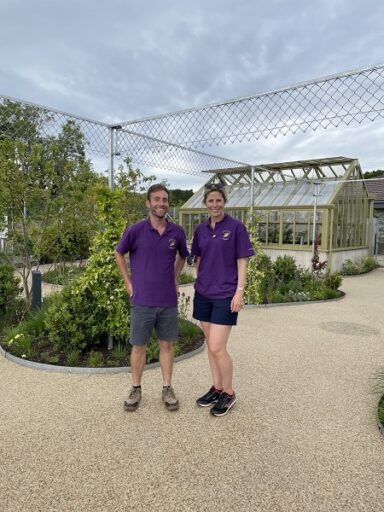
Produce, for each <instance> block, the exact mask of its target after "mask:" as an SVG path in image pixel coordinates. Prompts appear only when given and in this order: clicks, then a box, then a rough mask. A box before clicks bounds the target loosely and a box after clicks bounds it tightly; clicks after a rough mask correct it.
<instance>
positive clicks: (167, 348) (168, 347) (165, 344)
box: [159, 341, 173, 353]
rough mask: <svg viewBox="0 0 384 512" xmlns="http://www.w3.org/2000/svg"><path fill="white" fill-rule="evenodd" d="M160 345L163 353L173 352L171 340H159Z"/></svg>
mask: <svg viewBox="0 0 384 512" xmlns="http://www.w3.org/2000/svg"><path fill="white" fill-rule="evenodd" d="M159 347H160V351H161V352H163V353H171V352H172V351H173V344H172V343H171V342H170V341H159Z"/></svg>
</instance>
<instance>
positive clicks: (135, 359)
mask: <svg viewBox="0 0 384 512" xmlns="http://www.w3.org/2000/svg"><path fill="white" fill-rule="evenodd" d="M146 348H147V346H146V345H143V346H142V345H133V347H132V351H131V368H132V385H133V386H140V385H141V377H142V376H143V371H144V367H145V356H146Z"/></svg>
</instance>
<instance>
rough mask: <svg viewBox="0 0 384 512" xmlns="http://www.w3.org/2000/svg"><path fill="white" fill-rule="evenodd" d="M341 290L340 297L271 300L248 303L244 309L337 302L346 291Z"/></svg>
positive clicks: (342, 297)
mask: <svg viewBox="0 0 384 512" xmlns="http://www.w3.org/2000/svg"><path fill="white" fill-rule="evenodd" d="M339 291H340V292H341V295H340V297H336V298H335V299H324V300H300V301H292V302H271V303H270V304H246V305H245V306H244V309H254V308H273V307H277V306H304V305H305V304H322V303H325V302H336V301H337V300H341V299H344V297H345V295H346V294H345V292H342V291H341V290H339Z"/></svg>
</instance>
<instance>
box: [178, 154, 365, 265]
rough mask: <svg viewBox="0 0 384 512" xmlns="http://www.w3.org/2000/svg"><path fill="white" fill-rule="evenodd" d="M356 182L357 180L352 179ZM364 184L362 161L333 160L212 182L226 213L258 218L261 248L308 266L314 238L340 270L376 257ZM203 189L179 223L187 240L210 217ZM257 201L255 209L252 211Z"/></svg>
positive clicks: (219, 175)
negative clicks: (220, 190)
mask: <svg viewBox="0 0 384 512" xmlns="http://www.w3.org/2000/svg"><path fill="white" fill-rule="evenodd" d="M352 180H354V181H352ZM355 180H363V175H362V171H361V168H360V164H359V161H358V160H357V159H353V158H345V157H334V158H326V159H319V160H305V161H297V162H282V163H275V164H267V165H262V166H257V167H255V168H254V170H253V171H252V170H251V169H250V168H249V167H244V168H240V169H235V170H234V169H222V170H219V171H217V172H216V174H215V175H213V176H212V177H211V178H210V180H209V182H221V183H222V184H223V185H224V186H225V189H226V192H227V195H228V202H227V211H228V213H229V214H230V215H232V216H233V217H236V218H238V219H240V220H241V221H243V222H246V221H247V220H248V219H249V218H250V214H251V213H252V209H253V213H254V214H255V215H256V216H257V221H258V224H257V233H258V238H259V240H260V242H261V243H262V246H263V250H264V251H265V252H266V254H268V255H269V256H271V258H272V260H275V259H276V257H277V256H279V255H283V254H288V255H292V256H294V257H295V259H296V261H297V263H298V265H300V266H302V267H309V266H310V264H311V258H312V255H313V245H314V239H316V238H317V239H318V240H319V254H320V259H321V260H327V261H328V268H331V269H332V270H338V269H340V268H341V266H342V263H343V261H344V260H345V259H347V258H349V259H351V260H353V261H356V260H358V259H359V258H361V257H362V256H368V255H371V254H373V222H372V220H373V197H374V196H373V195H371V194H370V193H369V192H368V190H367V187H366V183H365V181H355ZM203 194H204V187H201V188H200V189H199V190H198V191H197V192H196V193H195V194H194V195H193V196H192V197H191V198H190V199H189V200H188V201H187V202H186V203H185V204H184V205H183V206H182V207H181V208H180V213H179V222H180V223H181V224H182V226H183V227H184V229H185V231H186V233H187V238H188V240H191V239H192V237H193V232H194V229H195V227H196V226H197V224H198V223H199V222H202V221H203V220H204V219H206V218H207V213H206V210H205V208H204V205H203ZM252 203H253V207H252Z"/></svg>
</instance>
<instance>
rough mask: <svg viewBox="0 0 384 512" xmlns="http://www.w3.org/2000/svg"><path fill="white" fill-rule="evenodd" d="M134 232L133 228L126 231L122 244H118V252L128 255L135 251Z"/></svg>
mask: <svg viewBox="0 0 384 512" xmlns="http://www.w3.org/2000/svg"><path fill="white" fill-rule="evenodd" d="M132 231H133V230H132V227H129V228H127V229H126V230H125V231H124V233H123V236H122V237H121V240H120V242H119V243H118V244H117V247H116V251H117V252H119V253H120V254H126V253H127V252H129V251H131V250H132V249H133V236H132Z"/></svg>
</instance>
